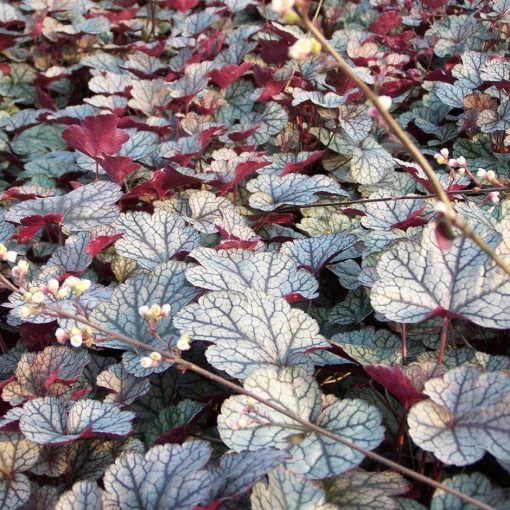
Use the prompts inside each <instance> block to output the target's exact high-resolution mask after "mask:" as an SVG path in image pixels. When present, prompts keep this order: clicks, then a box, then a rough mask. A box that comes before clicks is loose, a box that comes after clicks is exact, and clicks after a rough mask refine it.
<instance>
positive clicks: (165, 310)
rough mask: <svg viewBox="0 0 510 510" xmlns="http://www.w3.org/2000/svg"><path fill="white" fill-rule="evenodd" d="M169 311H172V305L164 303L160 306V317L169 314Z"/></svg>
mask: <svg viewBox="0 0 510 510" xmlns="http://www.w3.org/2000/svg"><path fill="white" fill-rule="evenodd" d="M171 311H172V307H171V306H170V305H169V304H168V303H165V304H164V305H162V307H161V312H160V314H161V317H168V316H169V315H170V312H171Z"/></svg>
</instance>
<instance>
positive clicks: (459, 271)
mask: <svg viewBox="0 0 510 510" xmlns="http://www.w3.org/2000/svg"><path fill="white" fill-rule="evenodd" d="M434 229H435V225H434V224H430V225H427V227H425V229H424V232H423V237H422V240H421V243H417V242H412V241H403V242H400V243H398V244H396V245H395V246H393V247H392V248H390V249H389V250H388V251H387V252H385V253H383V254H382V256H381V258H380V260H379V263H378V265H377V273H378V275H379V279H378V280H377V281H376V283H375V284H374V286H373V287H372V292H371V301H372V306H373V307H374V309H375V310H376V311H378V312H380V313H382V314H384V315H385V316H386V317H387V318H388V319H390V320H394V321H397V322H403V323H414V322H420V321H422V320H424V319H426V318H427V317H429V316H430V315H432V314H437V313H440V312H446V313H449V314H451V315H454V316H457V317H464V318H465V319H469V320H471V321H472V322H475V323H476V324H479V325H480V326H484V327H489V328H508V327H510V311H509V308H508V306H506V303H508V300H509V299H510V279H509V278H508V276H507V275H506V274H505V273H503V272H502V270H500V269H499V268H497V267H495V264H494V262H492V260H491V259H490V258H489V257H488V255H485V254H484V253H483V252H482V251H481V250H480V249H479V248H478V246H477V245H476V244H475V243H474V242H473V241H471V240H470V239H468V238H466V237H464V236H457V237H456V238H455V239H454V240H453V242H452V246H451V247H450V248H446V249H444V250H442V249H441V248H440V247H439V246H438V243H437V238H436V235H435V231H434ZM498 229H499V230H500V232H501V234H500V233H499V232H497V231H495V230H492V231H491V230H489V229H487V228H485V229H484V232H483V233H482V234H481V235H482V237H483V238H484V240H485V242H487V243H488V245H489V247H490V248H491V249H493V250H496V253H498V254H499V255H500V256H503V257H505V256H508V255H510V224H509V223H508V222H507V223H501V224H500V225H499V227H498ZM502 237H503V241H502Z"/></svg>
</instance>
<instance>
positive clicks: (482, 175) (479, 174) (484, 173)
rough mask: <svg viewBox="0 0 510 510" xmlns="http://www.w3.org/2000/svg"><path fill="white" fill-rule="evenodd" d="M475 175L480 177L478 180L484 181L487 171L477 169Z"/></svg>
mask: <svg viewBox="0 0 510 510" xmlns="http://www.w3.org/2000/svg"><path fill="white" fill-rule="evenodd" d="M476 175H477V176H478V177H480V179H486V178H487V170H485V168H479V169H478V172H476Z"/></svg>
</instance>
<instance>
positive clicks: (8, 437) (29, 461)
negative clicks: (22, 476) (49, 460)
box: [0, 432, 41, 478]
mask: <svg viewBox="0 0 510 510" xmlns="http://www.w3.org/2000/svg"><path fill="white" fill-rule="evenodd" d="M40 453H41V446H39V445H38V444H35V443H33V442H32V441H29V440H28V439H25V438H24V437H23V436H22V434H20V433H19V432H13V433H0V472H1V473H2V474H3V475H4V476H6V477H7V478H9V477H10V476H11V475H13V474H14V473H22V472H24V471H29V470H31V469H32V468H33V467H34V466H35V465H36V464H37V461H38V459H39V455H40Z"/></svg>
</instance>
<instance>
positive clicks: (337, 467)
mask: <svg viewBox="0 0 510 510" xmlns="http://www.w3.org/2000/svg"><path fill="white" fill-rule="evenodd" d="M244 388H245V389H246V390H249V391H252V392H253V393H255V394H256V395H258V396H260V397H262V398H265V399H266V400H268V401H270V402H273V403H275V404H278V405H280V406H283V407H285V408H286V409H288V410H289V411H291V412H293V413H295V414H297V415H298V416H300V417H301V418H303V419H306V420H309V421H312V422H314V423H316V424H317V425H319V426H320V427H322V428H325V429H326V430H328V431H330V432H333V433H334V434H337V435H339V436H341V437H343V438H344V439H346V440H348V441H352V442H353V443H355V444H356V445H358V446H361V447H363V448H366V449H373V448H375V447H376V446H378V445H379V444H380V442H381V441H382V440H383V437H384V428H383V427H382V425H381V416H380V414H379V411H377V409H376V408H375V407H372V406H370V405H369V404H367V403H366V402H364V401H362V400H351V399H345V400H341V401H338V400H336V399H332V398H330V399H329V405H324V404H323V402H322V398H323V396H322V395H321V392H320V390H319V386H318V384H317V382H316V381H315V379H314V378H313V376H312V375H310V374H308V373H307V372H306V371H305V370H303V369H302V368H298V367H293V368H284V369H278V368H276V367H265V368H261V369H259V370H256V371H255V372H253V373H252V374H251V375H250V376H249V377H248V378H247V379H246V381H245V382H244ZM251 400H252V399H250V400H248V399H247V397H246V396H244V395H242V396H234V397H230V398H229V399H228V400H226V401H225V402H224V403H223V405H222V408H221V414H220V415H219V416H218V431H219V433H220V436H221V438H222V440H223V441H224V442H225V444H226V445H227V446H228V447H229V448H232V449H233V450H234V451H237V452H242V451H245V450H250V451H252V450H259V449H261V448H266V447H274V448H278V449H280V450H284V451H287V452H288V453H289V454H290V458H289V460H287V461H286V462H285V467H286V468H287V469H289V470H291V471H293V472H294V473H297V474H301V475H303V476H305V477H306V478H312V479H322V478H328V477H331V476H334V475H337V474H339V473H342V472H344V471H346V470H347V469H350V468H351V467H353V466H355V465H357V464H359V463H360V462H361V461H362V460H363V455H362V454H360V453H358V452H356V451H354V450H352V449H351V448H349V447H347V446H345V445H343V444H342V443H339V442H336V441H333V440H331V439H329V438H327V437H325V436H322V435H319V434H316V433H315V432H310V431H309V430H308V429H306V428H305V427H303V426H302V425H301V424H300V423H298V422H295V421H294V420H293V419H292V418H289V417H287V416H285V415H282V414H281V413H279V412H277V411H274V410H272V409H271V408H269V407H267V406H264V405H263V404H260V403H259V402H256V403H253V402H251Z"/></svg>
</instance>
